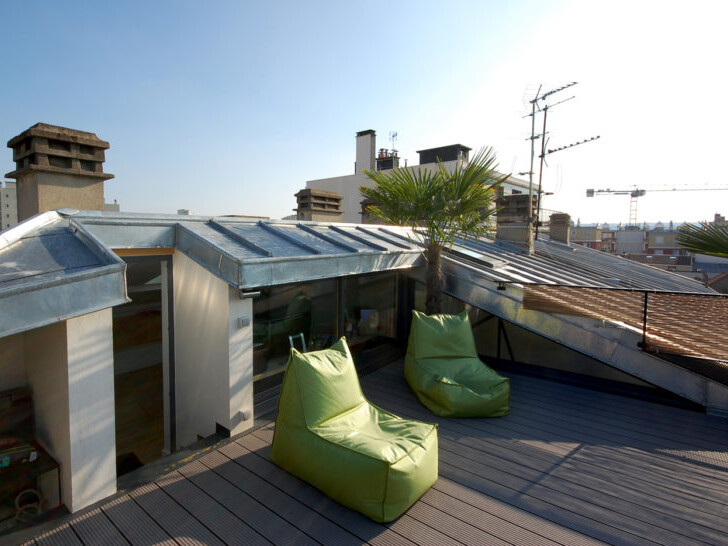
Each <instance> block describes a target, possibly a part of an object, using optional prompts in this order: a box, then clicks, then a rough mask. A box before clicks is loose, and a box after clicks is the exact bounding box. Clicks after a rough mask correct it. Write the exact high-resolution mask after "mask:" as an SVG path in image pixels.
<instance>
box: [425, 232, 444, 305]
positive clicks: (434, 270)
mask: <svg viewBox="0 0 728 546" xmlns="http://www.w3.org/2000/svg"><path fill="white" fill-rule="evenodd" d="M425 260H427V283H426V291H425V313H427V314H428V315H435V314H437V313H440V312H441V310H442V291H443V289H444V285H445V278H444V277H443V275H442V247H441V246H440V245H438V244H430V245H429V246H428V247H427V248H425Z"/></svg>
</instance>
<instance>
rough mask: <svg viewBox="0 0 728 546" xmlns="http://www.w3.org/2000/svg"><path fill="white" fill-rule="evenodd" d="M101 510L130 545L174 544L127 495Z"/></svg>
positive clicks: (109, 503)
mask: <svg viewBox="0 0 728 546" xmlns="http://www.w3.org/2000/svg"><path fill="white" fill-rule="evenodd" d="M101 510H103V512H104V514H106V516H107V517H108V518H109V519H110V520H111V521H112V522H113V523H114V525H116V527H117V529H119V531H121V533H122V534H123V535H124V537H125V538H126V540H128V541H129V542H130V543H131V544H134V545H139V546H143V545H145V544H165V545H170V544H176V542H174V540H172V539H171V538H170V536H169V535H168V534H167V533H165V532H164V529H162V528H161V527H160V526H159V525H158V524H157V522H155V521H154V520H153V519H152V518H151V517H149V514H147V513H146V512H145V511H144V510H142V509H141V508H140V507H139V505H138V504H136V503H135V502H134V501H133V500H132V498H131V497H130V496H128V495H124V496H123V497H119V498H118V499H114V500H112V501H111V502H108V503H106V504H104V505H103V506H102V507H101Z"/></svg>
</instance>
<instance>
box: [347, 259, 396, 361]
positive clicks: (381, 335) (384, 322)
mask: <svg viewBox="0 0 728 546" xmlns="http://www.w3.org/2000/svg"><path fill="white" fill-rule="evenodd" d="M340 282H341V283H342V284H343V291H342V294H343V313H344V335H345V336H346V340H347V342H348V344H349V348H350V349H351V352H352V354H353V355H357V354H360V353H362V352H363V351H365V350H367V349H370V348H372V347H375V346H377V345H381V344H382V343H387V342H389V341H394V340H396V338H397V274H396V273H394V272H392V273H377V274H373V275H361V276H357V277H346V278H343V279H341V281H340Z"/></svg>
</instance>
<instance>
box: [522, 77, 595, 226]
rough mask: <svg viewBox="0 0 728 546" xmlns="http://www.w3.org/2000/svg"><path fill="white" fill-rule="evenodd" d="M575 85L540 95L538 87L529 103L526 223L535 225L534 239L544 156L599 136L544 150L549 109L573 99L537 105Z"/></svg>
mask: <svg viewBox="0 0 728 546" xmlns="http://www.w3.org/2000/svg"><path fill="white" fill-rule="evenodd" d="M577 83H578V82H571V83H567V84H566V85H563V86H561V87H558V88H556V89H552V90H551V91H547V92H546V93H544V94H542V95H541V94H540V93H541V86H539V88H538V91H537V92H536V96H535V97H534V98H533V99H531V101H530V103H531V113H530V114H528V115H529V116H531V137H530V139H529V140H530V141H531V170H530V171H529V173H528V197H529V200H528V208H529V215H528V216H529V218H528V221H529V223H533V224H534V225H535V228H536V238H538V228H539V225H540V222H539V217H540V215H541V191H542V182H543V166H544V163H545V162H546V156H547V155H549V154H553V153H555V152H560V151H561V150H566V149H568V148H573V147H574V146H579V145H580V144H585V143H587V142H591V141H593V140H597V139H598V138H599V136H598V135H597V136H595V137H591V138H588V139H585V140H582V141H579V142H574V143H572V144H567V145H566V146H561V147H560V148H556V149H553V150H547V149H546V145H547V143H548V141H547V139H546V135H547V133H546V120H547V117H548V111H549V108H553V107H554V106H557V105H559V104H562V103H564V102H566V101H569V100H571V99H573V98H574V97H573V96H571V97H569V98H568V99H564V100H561V101H559V102H556V103H553V104H548V103H547V102H544V103H543V106H540V105H539V101H546V99H547V98H548V97H550V96H551V95H555V94H556V93H559V92H560V91H563V90H565V89H568V88H569V87H573V86H575V85H576V84H577ZM540 112H543V128H542V131H541V134H539V135H537V134H536V114H537V113H540ZM526 117H527V116H526ZM538 138H540V139H541V154H540V155H539V156H538V157H539V159H540V165H539V171H538V195H537V197H536V214H535V216H534V214H533V211H532V210H531V203H532V201H533V175H534V172H533V160H534V153H535V152H534V148H535V141H536V139H538ZM547 166H548V165H547Z"/></svg>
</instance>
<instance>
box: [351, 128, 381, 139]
mask: <svg viewBox="0 0 728 546" xmlns="http://www.w3.org/2000/svg"><path fill="white" fill-rule="evenodd" d="M376 134H377V132H376V131H375V130H374V129H367V130H366V131H359V132H358V133H357V134H356V136H357V137H360V136H364V135H375V136H376Z"/></svg>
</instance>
